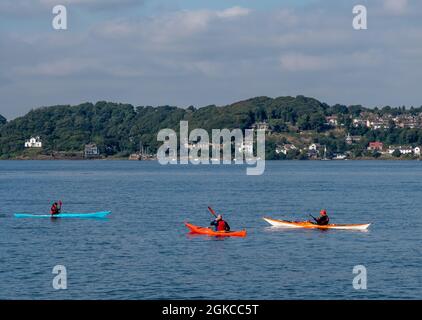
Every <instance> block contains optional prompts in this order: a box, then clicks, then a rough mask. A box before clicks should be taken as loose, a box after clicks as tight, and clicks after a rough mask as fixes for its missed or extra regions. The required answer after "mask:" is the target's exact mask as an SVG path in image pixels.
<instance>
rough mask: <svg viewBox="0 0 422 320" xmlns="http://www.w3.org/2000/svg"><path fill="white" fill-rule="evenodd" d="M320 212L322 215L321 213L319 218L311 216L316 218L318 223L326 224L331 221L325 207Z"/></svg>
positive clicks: (320, 224)
mask: <svg viewBox="0 0 422 320" xmlns="http://www.w3.org/2000/svg"><path fill="white" fill-rule="evenodd" d="M319 214H320V215H319V217H318V218H314V217H312V216H311V217H312V218H314V220H315V222H316V224H317V225H319V226H326V225H327V224H328V223H329V222H330V218H328V216H327V210H325V209H323V210H321V211H320V213H319Z"/></svg>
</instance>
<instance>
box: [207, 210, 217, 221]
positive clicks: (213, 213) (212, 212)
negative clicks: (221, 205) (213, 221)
mask: <svg viewBox="0 0 422 320" xmlns="http://www.w3.org/2000/svg"><path fill="white" fill-rule="evenodd" d="M208 210H209V211H210V212H211V214H212V215H213V216H214V217H216V218H217V214H216V213H215V211H214V210H213V209H212V208H211V207H208Z"/></svg>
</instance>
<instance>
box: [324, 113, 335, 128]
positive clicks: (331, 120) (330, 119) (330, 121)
mask: <svg viewBox="0 0 422 320" xmlns="http://www.w3.org/2000/svg"><path fill="white" fill-rule="evenodd" d="M325 121H326V122H327V124H328V125H330V126H333V127H337V126H338V117H337V116H335V115H334V116H328V117H325Z"/></svg>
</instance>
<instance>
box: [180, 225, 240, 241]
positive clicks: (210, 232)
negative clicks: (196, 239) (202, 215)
mask: <svg viewBox="0 0 422 320" xmlns="http://www.w3.org/2000/svg"><path fill="white" fill-rule="evenodd" d="M185 225H186V227H188V229H189V230H190V232H191V233H192V234H204V235H207V236H211V237H241V238H244V237H246V230H241V231H215V230H213V229H211V228H204V227H198V226H195V225H193V224H190V223H187V222H186V223H185Z"/></svg>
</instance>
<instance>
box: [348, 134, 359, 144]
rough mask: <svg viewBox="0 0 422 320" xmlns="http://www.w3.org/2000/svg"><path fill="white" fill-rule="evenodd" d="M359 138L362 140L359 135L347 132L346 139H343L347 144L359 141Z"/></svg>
mask: <svg viewBox="0 0 422 320" xmlns="http://www.w3.org/2000/svg"><path fill="white" fill-rule="evenodd" d="M361 140H362V137H361V136H351V135H350V133H348V134H347V136H346V139H345V141H346V143H347V144H348V145H351V144H353V143H356V142H359V141H361Z"/></svg>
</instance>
